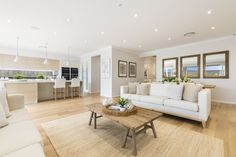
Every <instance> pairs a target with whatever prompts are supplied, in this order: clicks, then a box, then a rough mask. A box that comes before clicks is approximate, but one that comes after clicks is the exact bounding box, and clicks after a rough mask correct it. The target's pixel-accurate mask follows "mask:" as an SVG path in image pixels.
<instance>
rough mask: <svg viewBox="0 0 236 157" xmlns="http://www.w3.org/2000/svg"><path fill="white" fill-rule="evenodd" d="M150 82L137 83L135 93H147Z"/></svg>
mask: <svg viewBox="0 0 236 157" xmlns="http://www.w3.org/2000/svg"><path fill="white" fill-rule="evenodd" d="M149 91H150V84H146V83H142V84H139V85H137V93H136V94H138V95H149Z"/></svg>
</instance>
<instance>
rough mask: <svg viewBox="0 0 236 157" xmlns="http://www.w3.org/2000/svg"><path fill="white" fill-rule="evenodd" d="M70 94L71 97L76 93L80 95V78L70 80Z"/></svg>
mask: <svg viewBox="0 0 236 157" xmlns="http://www.w3.org/2000/svg"><path fill="white" fill-rule="evenodd" d="M69 87H70V89H71V90H70V91H71V92H70V94H71V98H73V97H74V95H75V96H76V94H77V95H78V96H79V97H80V79H78V78H73V79H72V80H71V84H70V86H69Z"/></svg>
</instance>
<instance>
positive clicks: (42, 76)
mask: <svg viewBox="0 0 236 157" xmlns="http://www.w3.org/2000/svg"><path fill="white" fill-rule="evenodd" d="M36 78H37V79H44V75H43V74H38V75H37V76H36Z"/></svg>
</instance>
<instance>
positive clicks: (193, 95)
mask: <svg viewBox="0 0 236 157" xmlns="http://www.w3.org/2000/svg"><path fill="white" fill-rule="evenodd" d="M201 89H202V86H201V85H197V84H192V83H187V84H185V85H184V94H183V99H184V100H186V101H191V102H197V101H198V93H199V92H200V91H201Z"/></svg>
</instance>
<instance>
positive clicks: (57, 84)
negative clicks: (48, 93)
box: [53, 78, 66, 100]
mask: <svg viewBox="0 0 236 157" xmlns="http://www.w3.org/2000/svg"><path fill="white" fill-rule="evenodd" d="M53 88H54V99H55V100H57V93H60V94H62V93H63V96H64V99H65V98H66V80H65V79H61V78H57V79H55V81H54V86H53ZM58 89H59V92H58Z"/></svg>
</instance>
